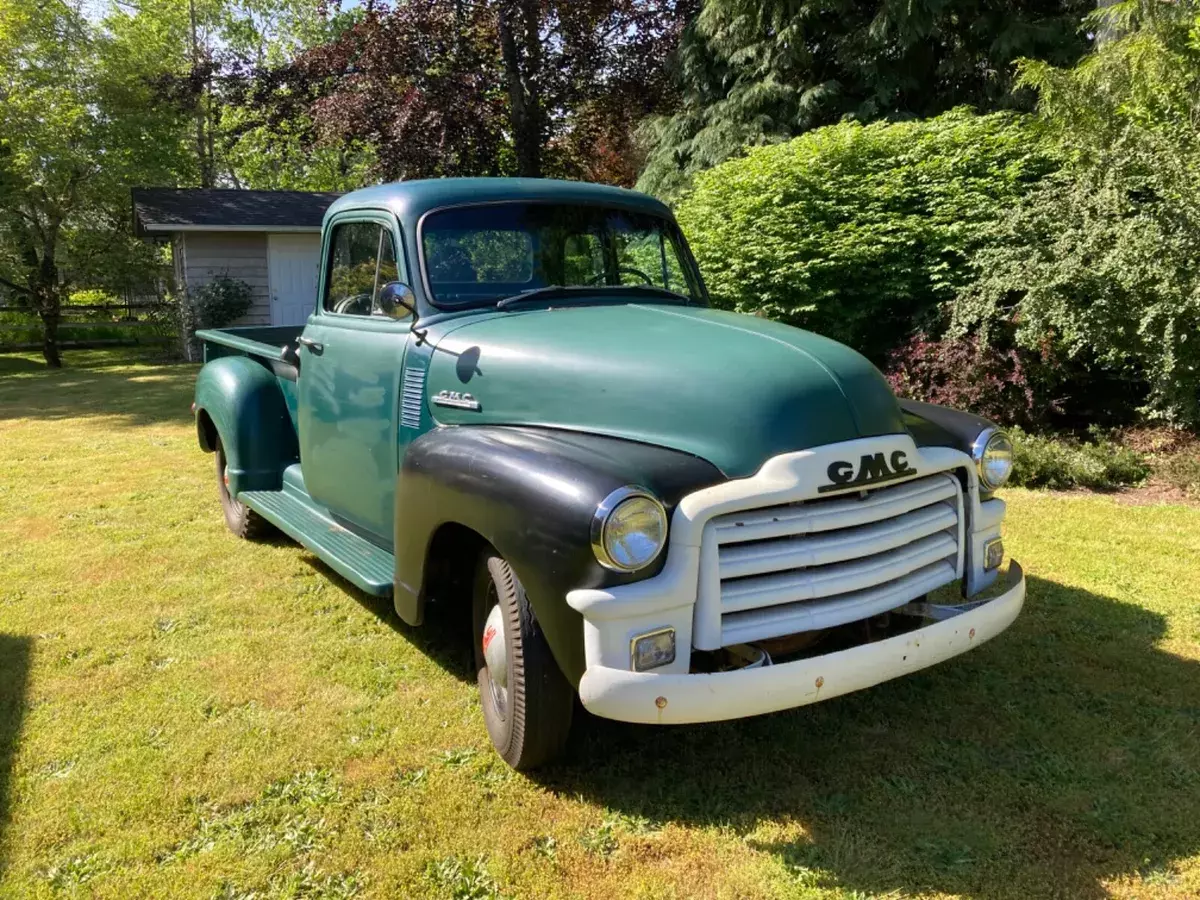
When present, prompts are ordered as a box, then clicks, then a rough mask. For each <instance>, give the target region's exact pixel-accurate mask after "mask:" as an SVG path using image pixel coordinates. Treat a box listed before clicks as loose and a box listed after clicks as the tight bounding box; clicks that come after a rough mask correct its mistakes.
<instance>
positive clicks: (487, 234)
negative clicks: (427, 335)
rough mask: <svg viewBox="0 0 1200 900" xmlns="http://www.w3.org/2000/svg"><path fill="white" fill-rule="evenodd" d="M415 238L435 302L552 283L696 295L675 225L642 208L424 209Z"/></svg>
mask: <svg viewBox="0 0 1200 900" xmlns="http://www.w3.org/2000/svg"><path fill="white" fill-rule="evenodd" d="M421 242H422V250H423V251H424V257H425V260H424V263H425V272H426V275H427V277H428V279H429V281H428V283H429V287H430V290H431V292H432V294H433V297H432V300H433V302H434V303H436V304H437V305H438V306H467V305H475V304H491V303H495V302H496V301H498V300H502V299H505V298H508V297H513V296H515V295H519V294H522V293H524V292H526V291H532V290H537V289H538V288H545V287H549V286H552V285H554V286H561V287H565V288H572V287H595V288H596V289H597V291H603V290H605V289H606V288H619V287H626V288H636V287H637V286H643V287H651V288H656V289H658V290H659V291H662V290H667V291H672V292H674V293H677V294H680V295H682V296H683V297H686V298H688V299H691V300H697V299H699V297H700V294H699V291H698V290H697V286H696V283H695V279H694V277H693V275H692V273H691V269H690V268H689V266H688V265H687V263H686V262H685V260H686V259H687V257H686V256H685V254H684V253H683V248H682V239H681V238H680V236H679V230H678V229H677V228H676V227H675V225H674V224H673V223H672V222H670V221H669V220H667V219H663V218H661V217H659V216H654V215H647V214H644V213H635V212H626V211H624V210H617V209H605V208H603V207H596V206H583V205H578V206H571V205H563V204H554V203H497V204H489V205H486V206H465V207H459V208H456V209H448V210H444V211H442V212H437V213H433V214H431V215H429V216H428V217H427V218H426V219H425V221H424V223H423V224H422V226H421Z"/></svg>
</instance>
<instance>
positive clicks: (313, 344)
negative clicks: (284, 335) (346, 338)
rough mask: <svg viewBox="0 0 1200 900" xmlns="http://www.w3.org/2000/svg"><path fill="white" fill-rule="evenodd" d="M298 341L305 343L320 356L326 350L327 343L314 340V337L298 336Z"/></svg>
mask: <svg viewBox="0 0 1200 900" xmlns="http://www.w3.org/2000/svg"><path fill="white" fill-rule="evenodd" d="M296 341H297V342H298V343H300V344H303V345H304V346H305V347H307V348H308V349H309V350H311V351H312V352H313V353H315V354H317V355H318V356H320V355H321V354H322V353H324V352H325V345H324V344H322V343H321V342H320V341H314V340H313V339H312V338H307V337H298V338H296Z"/></svg>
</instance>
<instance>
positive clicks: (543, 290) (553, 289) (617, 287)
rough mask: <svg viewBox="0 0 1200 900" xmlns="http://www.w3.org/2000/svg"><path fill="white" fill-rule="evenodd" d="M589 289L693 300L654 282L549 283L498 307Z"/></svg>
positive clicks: (508, 300)
mask: <svg viewBox="0 0 1200 900" xmlns="http://www.w3.org/2000/svg"><path fill="white" fill-rule="evenodd" d="M587 291H641V292H643V293H650V294H654V295H656V296H659V297H665V298H669V299H671V300H678V301H680V302H681V303H683V304H685V305H686V304H689V303H691V302H692V300H691V298H690V297H688V296H687V295H686V294H680V293H677V292H676V291H672V290H668V289H667V288H660V287H657V286H655V285H653V284H573V285H569V286H566V285H561V284H548V285H546V286H545V287H540V288H533V289H532V290H528V291H524V292H522V293H520V294H513V295H512V296H511V297H505V298H504V299H503V300H499V301H497V303H496V309H508V307H510V306H512V305H514V304H516V303H520V302H521V301H522V300H537V299H539V298H542V297H561V296H563V295H564V294H567V295H569V294H577V293H580V292H587Z"/></svg>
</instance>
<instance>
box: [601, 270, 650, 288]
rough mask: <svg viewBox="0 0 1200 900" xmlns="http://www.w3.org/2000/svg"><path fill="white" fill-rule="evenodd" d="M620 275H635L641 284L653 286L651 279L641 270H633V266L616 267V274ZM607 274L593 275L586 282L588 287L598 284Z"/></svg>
mask: <svg viewBox="0 0 1200 900" xmlns="http://www.w3.org/2000/svg"><path fill="white" fill-rule="evenodd" d="M622 273H628V274H630V275H636V276H637V277H638V278H640V279H642V283H643V284H650V285H652V284H654V279H653V278H651V277H650V276H649V275H647V274H646V273H645V272H643V271H642V270H641V269H635V268H634V267H633V266H617V274H618V275H620V274H622ZM607 274H608V273H607V272H597V273H596V274H595V275H593V276H592V277H591V278H589V279H588V280H587V284H588V285H589V286H591V285H593V284H599V283H600V281H601V279H603V278H604V276H605V275H607Z"/></svg>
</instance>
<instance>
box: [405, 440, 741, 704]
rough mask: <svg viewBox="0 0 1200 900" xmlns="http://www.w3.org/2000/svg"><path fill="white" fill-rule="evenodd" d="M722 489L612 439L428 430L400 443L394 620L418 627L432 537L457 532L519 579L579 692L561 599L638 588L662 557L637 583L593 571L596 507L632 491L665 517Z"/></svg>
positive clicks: (661, 451)
mask: <svg viewBox="0 0 1200 900" xmlns="http://www.w3.org/2000/svg"><path fill="white" fill-rule="evenodd" d="M724 480H725V477H724V476H723V475H722V474H721V473H720V471H718V470H717V468H716V467H715V466H713V465H712V464H711V463H708V462H706V461H704V460H701V459H699V458H697V457H695V456H691V455H690V454H687V453H681V452H679V451H675V450H668V449H665V448H662V447H654V446H650V445H647V444H641V443H637V442H634V441H626V440H621V439H617V438H609V437H600V436H596V435H589V434H580V433H574V432H565V431H553V430H549V429H536V428H515V427H505V426H458V427H451V428H438V429H435V430H433V431H430V432H427V433H426V434H424V435H422V436H421V437H420V438H418V439H417V440H415V441H413V443H412V444H411V445H410V446H409V448H408V451H407V453H406V454H405V457H404V465H403V467H402V468H401V472H400V479H399V482H398V484H397V489H396V519H395V521H396V534H395V553H396V581H395V604H396V612H397V613H398V614H399V616H400V617H401V618H402V619H404V620H405V621H406V622H409V623H411V624H417V623H419V622H420V621H421V618H422V616H423V607H424V603H425V593H426V588H427V583H428V577H427V568H428V563H429V562H430V559H429V557H430V547H431V541H432V538H433V535H434V534H435V533H436V532H437V530H438V529H439V528H440V527H441V526H443V525H446V524H456V525H461V526H465V527H466V528H469V529H471V530H472V531H474V532H475V533H477V534H479V535H480V536H482V537H483V539H484V540H486V541H488V542H489V543H490V544H491V545H492V546H493V547H495V548H496V550H497V551H498V552H499V553H500V554H501V555H502V556H503V557H504V558H505V559H506V560H508V562H509V564H510V565H511V566H512V567H513V569H514V571H516V573H517V576H518V577H519V578H520V579H521V583H522V584H523V585H524V586H525V593H526V596H527V597H528V598H529V602H530V604H531V605H532V606H533V610H534V614H535V615H536V616H537V618H538V622H539V624H540V625H541V628H542V631H543V633H544V634H545V635H546V640H547V642H548V643H549V645H550V649H551V651H552V652H553V654H554V657H555V659H556V661H557V662H558V665H559V668H561V669H562V671H563V673H564V674H565V675H566V676H567V678H568V679H570V680H571V681H572V683H578V680H579V678H580V677H582V675H583V670H584V666H585V663H584V657H583V619H582V617H581V616H580V615H579V614H578V613H577V612H575V611H574V610H573V609H571V608H570V607H569V606H568V605H567V601H566V596H567V592H568V591H570V590H575V589H577V588H588V587H608V586H611V585H615V584H622V583H627V582H631V581H638V580H641V579H642V578H646V577H649V576H651V575H653V574H655V573H657V572H658V571H659V570H660V569H661V567H662V564H663V563H664V562H665V556H666V554H665V553H664V554H663V555H662V556H660V557H659V559H658V560H656V562H655V564H654V565H652V566H649V567H648V568H646V569H645V570H643V571H642V572H639V573H637V574H635V575H623V574H620V573H616V572H611V571H609V570H607V569H604V568H602V567H601V566H600V564H599V563H597V562H596V557H595V555H594V554H593V552H592V548H591V522H592V517H593V515H594V514H595V511H596V507H597V506H598V505H599V503H600V501H601V500H603V499H604V498H605V497H606V496H608V494H610V493H611V492H612V491H614V490H616V489H617V488H618V487H622V486H623V485H627V484H636V485H640V486H642V487H645V488H647V489H648V490H650V491H651V492H653V493H654V494H655V495H656V496H657V497H658V498H659V499H660V500H661V501H662V502H663V504H664V506H666V507H667V512H668V514H670V512H671V511H672V510H673V508H674V506H675V504H676V503H678V502H679V500H680V499H681V498H682V497H684V496H685V495H686V494H688V493H691V492H692V491H694V490H697V489H699V488H701V487H705V486H708V485H711V484H716V483H718V482H721V481H724Z"/></svg>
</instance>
